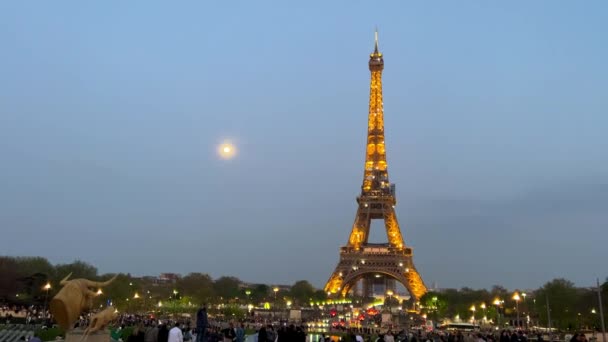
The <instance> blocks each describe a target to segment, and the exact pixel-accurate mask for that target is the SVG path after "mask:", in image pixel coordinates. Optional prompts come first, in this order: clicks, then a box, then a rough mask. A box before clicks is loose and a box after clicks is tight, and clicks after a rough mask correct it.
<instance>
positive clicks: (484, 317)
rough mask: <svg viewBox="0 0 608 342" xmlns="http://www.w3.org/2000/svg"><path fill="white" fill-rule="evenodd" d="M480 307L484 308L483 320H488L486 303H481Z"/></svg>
mask: <svg viewBox="0 0 608 342" xmlns="http://www.w3.org/2000/svg"><path fill="white" fill-rule="evenodd" d="M479 307H480V308H482V309H483V319H482V320H483V321H484V322H485V321H487V320H488V317H487V316H486V303H481V305H480V306H479Z"/></svg>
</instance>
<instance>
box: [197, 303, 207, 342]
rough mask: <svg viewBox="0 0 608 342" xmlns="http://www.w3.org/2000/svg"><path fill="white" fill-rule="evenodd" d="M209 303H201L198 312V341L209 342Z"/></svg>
mask: <svg viewBox="0 0 608 342" xmlns="http://www.w3.org/2000/svg"><path fill="white" fill-rule="evenodd" d="M208 324H209V321H208V319H207V305H206V304H203V305H201V307H200V309H198V311H197V312H196V342H207V325H208Z"/></svg>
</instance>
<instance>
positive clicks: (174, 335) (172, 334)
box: [168, 322, 184, 342]
mask: <svg viewBox="0 0 608 342" xmlns="http://www.w3.org/2000/svg"><path fill="white" fill-rule="evenodd" d="M168 342H184V334H182V329H180V327H179V322H175V326H174V327H173V328H172V329H171V330H169V340H168Z"/></svg>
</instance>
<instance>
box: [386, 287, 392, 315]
mask: <svg viewBox="0 0 608 342" xmlns="http://www.w3.org/2000/svg"><path fill="white" fill-rule="evenodd" d="M386 295H387V296H388V305H387V306H388V312H391V301H392V300H393V291H391V290H388V291H386Z"/></svg>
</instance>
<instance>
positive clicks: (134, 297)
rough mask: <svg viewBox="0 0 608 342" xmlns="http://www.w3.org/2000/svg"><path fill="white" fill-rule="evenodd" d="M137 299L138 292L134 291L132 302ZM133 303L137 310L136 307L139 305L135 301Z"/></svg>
mask: <svg viewBox="0 0 608 342" xmlns="http://www.w3.org/2000/svg"><path fill="white" fill-rule="evenodd" d="M137 299H139V293H137V292H135V294H134V295H133V302H135V301H136V300H137ZM134 305H135V311H137V307H138V306H139V305H138V304H137V303H135V304H134Z"/></svg>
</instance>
